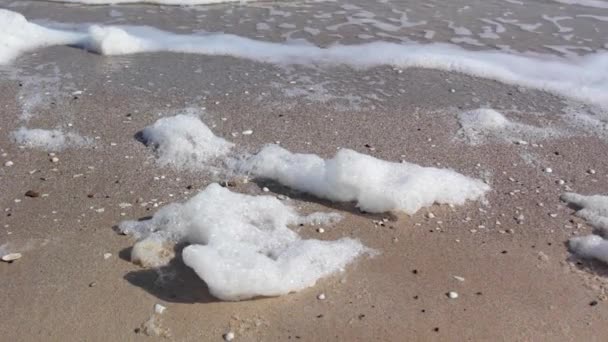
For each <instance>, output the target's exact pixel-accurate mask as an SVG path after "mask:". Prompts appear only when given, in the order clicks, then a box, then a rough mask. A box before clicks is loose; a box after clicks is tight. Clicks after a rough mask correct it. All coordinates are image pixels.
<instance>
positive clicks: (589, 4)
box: [553, 0, 608, 8]
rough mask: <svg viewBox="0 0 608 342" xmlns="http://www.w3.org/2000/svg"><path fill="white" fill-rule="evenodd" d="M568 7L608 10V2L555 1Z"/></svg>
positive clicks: (585, 0) (592, 0)
mask: <svg viewBox="0 0 608 342" xmlns="http://www.w3.org/2000/svg"><path fill="white" fill-rule="evenodd" d="M553 1H556V2H559V3H562V4H567V5H579V6H585V7H595V8H608V1H603V0H553Z"/></svg>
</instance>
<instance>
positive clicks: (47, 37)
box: [0, 9, 85, 64]
mask: <svg viewBox="0 0 608 342" xmlns="http://www.w3.org/2000/svg"><path fill="white" fill-rule="evenodd" d="M0 23H2V30H0V64H6V63H8V62H10V61H12V60H13V59H15V58H16V57H18V56H19V55H21V54H22V53H24V52H26V51H30V50H34V49H39V48H42V47H47V46H54V45H68V44H73V43H74V42H77V41H79V40H80V39H82V38H83V37H85V35H83V34H80V33H74V32H69V31H59V30H53V29H48V28H46V27H43V26H40V25H36V24H33V23H30V22H28V21H27V19H25V17H24V16H23V15H21V14H19V13H16V12H13V11H8V10H4V9H0Z"/></svg>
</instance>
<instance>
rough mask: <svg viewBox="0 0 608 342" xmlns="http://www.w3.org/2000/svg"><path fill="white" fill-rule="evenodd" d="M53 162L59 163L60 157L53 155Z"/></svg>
mask: <svg viewBox="0 0 608 342" xmlns="http://www.w3.org/2000/svg"><path fill="white" fill-rule="evenodd" d="M51 162H52V163H58V162H59V158H57V157H53V158H51Z"/></svg>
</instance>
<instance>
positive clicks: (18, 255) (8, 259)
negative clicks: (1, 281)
mask: <svg viewBox="0 0 608 342" xmlns="http://www.w3.org/2000/svg"><path fill="white" fill-rule="evenodd" d="M21 256H22V255H21V253H8V254H5V255H3V256H2V261H4V262H13V261H15V260H17V259H21Z"/></svg>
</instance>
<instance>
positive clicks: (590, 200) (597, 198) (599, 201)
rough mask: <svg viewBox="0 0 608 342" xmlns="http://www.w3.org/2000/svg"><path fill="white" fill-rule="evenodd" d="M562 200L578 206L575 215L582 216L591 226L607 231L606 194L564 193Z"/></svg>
mask: <svg viewBox="0 0 608 342" xmlns="http://www.w3.org/2000/svg"><path fill="white" fill-rule="evenodd" d="M561 198H562V200H563V201H565V202H568V203H570V204H573V205H575V206H576V207H578V210H577V212H576V216H579V217H581V218H584V219H585V220H587V222H589V223H590V224H591V225H592V226H593V227H595V228H597V229H599V230H602V231H603V232H605V233H608V196H601V195H593V196H584V195H579V194H575V193H571V192H569V193H565V194H563V195H562V197H561Z"/></svg>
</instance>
